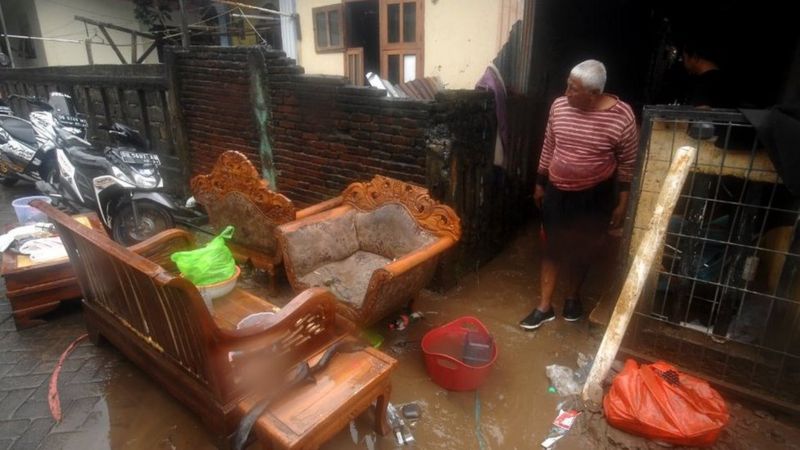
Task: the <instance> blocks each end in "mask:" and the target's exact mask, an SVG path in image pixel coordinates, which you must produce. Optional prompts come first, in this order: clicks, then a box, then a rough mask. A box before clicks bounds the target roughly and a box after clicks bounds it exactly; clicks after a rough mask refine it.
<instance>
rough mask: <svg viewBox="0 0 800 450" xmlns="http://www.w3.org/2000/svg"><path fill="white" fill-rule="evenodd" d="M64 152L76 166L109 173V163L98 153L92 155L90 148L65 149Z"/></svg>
mask: <svg viewBox="0 0 800 450" xmlns="http://www.w3.org/2000/svg"><path fill="white" fill-rule="evenodd" d="M64 151H65V152H66V153H67V155H68V156H69V159H70V161H72V163H73V164H75V165H77V166H80V167H86V168H91V169H101V170H104V171H109V173H110V170H111V163H110V162H108V159H106V157H105V156H102V155H100V154H98V153H93V152H92V151H91V148H83V147H67V148H65V149H64Z"/></svg>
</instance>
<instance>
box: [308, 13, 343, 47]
mask: <svg viewBox="0 0 800 450" xmlns="http://www.w3.org/2000/svg"><path fill="white" fill-rule="evenodd" d="M331 12H338V13H339V26H338V29H339V45H330V44H331V18H330V13H331ZM318 14H325V23H326V24H327V27H328V29H327V31H328V35H327V36H326V37H327V42H328V45H327V46H320V45H319V39H318V36H319V30H318V29H317V15H318ZM311 23H312V26H313V28H314V49H315V50H316V52H317V53H338V52H343V51H345V36H344V8H343V4H342V3H334V4H332V5H327V6H318V7H316V8H311Z"/></svg>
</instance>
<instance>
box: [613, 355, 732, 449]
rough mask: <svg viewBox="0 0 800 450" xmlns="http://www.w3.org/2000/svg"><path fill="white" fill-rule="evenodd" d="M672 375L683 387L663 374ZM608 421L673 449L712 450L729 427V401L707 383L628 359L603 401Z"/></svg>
mask: <svg viewBox="0 0 800 450" xmlns="http://www.w3.org/2000/svg"><path fill="white" fill-rule="evenodd" d="M668 371H674V372H675V373H676V375H677V379H678V380H679V383H678V384H677V385H676V384H671V383H669V382H668V381H667V380H666V379H665V378H664V377H663V376H662V375H661V374H662V373H665V372H668ZM603 407H604V409H605V414H606V420H608V423H609V424H611V425H612V426H613V427H615V428H619V429H620V430H623V431H627V432H628V433H631V434H635V435H638V436H644V437H646V438H650V439H655V440H660V441H664V442H669V443H671V444H677V445H685V446H696V447H707V446H710V445H713V444H714V442H716V440H717V438H718V437H719V433H720V431H722V428H724V427H725V425H726V424H727V423H728V418H729V416H728V407H727V406H726V405H725V400H723V398H722V397H721V396H720V395H719V393H718V392H717V391H715V390H714V389H713V388H711V386H709V385H708V383H706V382H705V381H703V380H701V379H699V378H695V377H693V376H691V375H686V374H682V373H679V372H678V371H677V369H675V367H673V366H671V365H670V364H668V363H666V362H663V361H658V362H656V363H654V364H650V365H642V366H641V367H639V365H638V364H637V363H636V361H634V360H631V359H629V360H628V361H626V362H625V368H624V369H623V370H622V372H621V373H620V374H619V375H617V377H616V378H615V379H614V382H613V384H612V385H611V390H610V391H609V392H608V395H606V397H605V399H603Z"/></svg>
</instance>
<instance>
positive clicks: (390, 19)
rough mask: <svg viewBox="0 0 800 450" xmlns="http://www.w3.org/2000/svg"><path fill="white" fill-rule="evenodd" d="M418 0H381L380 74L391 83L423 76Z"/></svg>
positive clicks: (421, 25) (421, 26)
mask: <svg viewBox="0 0 800 450" xmlns="http://www.w3.org/2000/svg"><path fill="white" fill-rule="evenodd" d="M423 6H424V2H423V1H422V0H381V75H382V76H383V77H384V78H386V79H387V80H389V81H391V82H392V83H407V82H409V81H412V80H414V79H415V78H421V77H422V76H423V73H422V72H423V53H424V52H423V49H424V30H423V19H424V14H423V11H422V9H423Z"/></svg>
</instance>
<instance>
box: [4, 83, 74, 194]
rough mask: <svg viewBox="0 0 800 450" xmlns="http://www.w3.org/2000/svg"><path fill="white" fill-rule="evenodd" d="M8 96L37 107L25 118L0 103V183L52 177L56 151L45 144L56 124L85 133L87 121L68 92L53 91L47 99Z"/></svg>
mask: <svg viewBox="0 0 800 450" xmlns="http://www.w3.org/2000/svg"><path fill="white" fill-rule="evenodd" d="M11 98H19V99H22V100H25V101H26V102H28V103H29V104H31V105H32V106H33V107H34V108H36V110H34V111H32V112H31V113H30V115H29V119H30V120H25V119H22V118H20V117H17V116H15V115H13V112H12V110H11V108H10V107H9V106H8V105H0V184H2V185H4V186H13V185H14V184H16V183H17V182H18V181H19V180H26V181H30V182H33V183H36V182H37V181H39V180H47V181H52V180H51V179H52V177H53V176H54V173H55V168H56V161H55V154H54V153H53V152H51V151H50V147H49V146H47V145H46V144H47V143H48V142H52V141H53V140H54V139H55V132H54V129H55V127H56V126H58V127H60V128H61V129H62V130H64V131H66V132H69V133H71V134H74V135H76V136H80V137H85V136H86V130H87V128H88V124H87V122H86V120H84V119H83V118H80V117H78V114H77V112H76V111H75V107H74V105H73V104H72V99H71V98H70V97H69V96H68V95H65V94H62V93H59V92H53V93H51V94H50V99H49V100H48V101H46V102H45V101H43V100H41V99H39V98H37V97H22V96H18V95H11V96H10V97H9V99H11Z"/></svg>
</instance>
